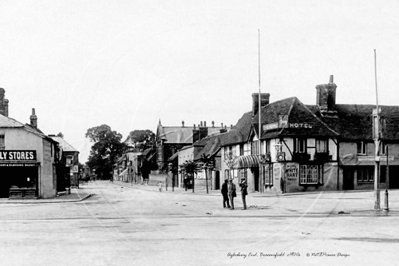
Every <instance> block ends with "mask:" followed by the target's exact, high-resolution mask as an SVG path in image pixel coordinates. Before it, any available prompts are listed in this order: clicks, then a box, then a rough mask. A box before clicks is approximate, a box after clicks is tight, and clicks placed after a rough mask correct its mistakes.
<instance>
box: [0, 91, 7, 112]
mask: <svg viewBox="0 0 399 266" xmlns="http://www.w3.org/2000/svg"><path fill="white" fill-rule="evenodd" d="M5 93H6V91H5V90H4V89H3V88H0V114H2V115H4V116H8V100H7V99H5V98H4V95H5Z"/></svg>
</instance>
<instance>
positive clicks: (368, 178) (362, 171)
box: [357, 166, 374, 183]
mask: <svg viewBox="0 0 399 266" xmlns="http://www.w3.org/2000/svg"><path fill="white" fill-rule="evenodd" d="M373 181H374V166H362V167H360V166H359V167H358V169H357V182H358V183H367V182H373Z"/></svg>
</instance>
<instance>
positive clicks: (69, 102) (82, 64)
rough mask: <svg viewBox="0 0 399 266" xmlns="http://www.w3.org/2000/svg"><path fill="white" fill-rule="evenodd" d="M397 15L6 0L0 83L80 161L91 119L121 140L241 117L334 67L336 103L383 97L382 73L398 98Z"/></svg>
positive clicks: (302, 95) (359, 5)
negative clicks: (258, 96) (260, 101)
mask: <svg viewBox="0 0 399 266" xmlns="http://www.w3.org/2000/svg"><path fill="white" fill-rule="evenodd" d="M398 13H399V2H398V1H396V0H392V1H388V0H386V1H385V0H384V1H370V0H361V1H353V0H352V1H351V0H345V1H338V0H337V1H323V0H303V1H292V0H282V1H271V0H259V1H255V0H245V1H234V0H228V1H221V0H209V1H207V0H204V1H186V0H184V1H165V0H159V1H144V0H143V1H136V0H118V1H102V0H96V1H91V0H83V1H82V0H64V1H63V0H59V1H58V0H49V1H45V0H37V1H28V0H24V1H18V0H2V1H1V2H0V25H1V26H0V87H2V88H4V89H5V90H6V94H5V98H6V99H8V100H9V116H10V117H12V118H14V119H16V120H18V121H19V122H22V123H29V117H30V115H31V113H32V108H35V111H36V115H37V117H38V127H39V128H40V129H41V130H42V131H43V132H44V133H45V134H58V133H59V132H62V133H63V134H64V139H65V140H66V141H67V142H68V143H70V144H71V145H72V146H73V147H75V148H76V149H77V150H79V151H80V157H79V159H80V162H81V163H84V162H86V161H87V157H88V155H89V151H90V148H91V145H93V143H90V142H89V140H88V139H86V138H85V133H86V132H87V129H89V128H91V127H96V126H100V125H102V124H106V125H109V126H110V127H111V128H112V130H115V131H117V132H119V133H121V134H122V135H123V140H124V139H125V138H126V137H127V136H128V134H129V132H131V131H133V130H136V129H140V130H141V129H143V130H144V129H149V130H152V131H153V132H156V128H157V125H158V123H159V121H161V123H162V125H164V126H180V125H181V123H182V121H184V122H185V124H186V125H187V126H189V125H190V126H192V125H193V124H199V123H200V122H201V121H206V122H207V125H211V122H212V121H214V122H215V125H217V126H219V125H221V123H223V124H224V125H232V124H233V125H234V124H235V123H236V122H237V121H238V119H239V118H240V117H241V116H242V115H243V113H245V112H248V111H250V110H251V108H252V98H251V94H252V93H257V92H259V90H260V91H261V92H267V93H270V101H271V102H274V101H277V100H281V99H285V98H288V97H293V96H296V97H298V99H299V100H300V101H302V102H303V103H304V104H315V103H316V89H315V87H316V85H318V84H326V83H328V81H329V77H330V75H334V82H335V83H336V85H337V97H336V102H337V103H339V104H375V103H376V98H377V97H376V79H375V77H376V75H375V73H376V72H377V87H378V102H379V104H381V105H398V100H399V97H398V95H399V93H398V89H397V87H396V85H397V84H399V75H398V74H397V73H398V72H399V49H398V47H399V16H398V15H397V14H398ZM259 43H260V46H258V44H259ZM259 47H260V49H259ZM375 59H376V61H375ZM259 62H260V64H259ZM375 62H376V68H375ZM259 69H260V71H259ZM375 70H377V71H375ZM259 73H260V74H259ZM259 81H260V87H259Z"/></svg>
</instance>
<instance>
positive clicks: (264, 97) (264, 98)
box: [252, 93, 270, 116]
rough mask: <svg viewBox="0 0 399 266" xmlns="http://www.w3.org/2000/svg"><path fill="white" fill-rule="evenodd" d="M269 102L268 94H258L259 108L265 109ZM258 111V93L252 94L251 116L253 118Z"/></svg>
mask: <svg viewBox="0 0 399 266" xmlns="http://www.w3.org/2000/svg"><path fill="white" fill-rule="evenodd" d="M269 102H270V93H261V94H260V107H261V108H262V107H265V106H266V105H268V104H269ZM258 109H259V93H252V115H253V116H255V115H256V114H257V113H258Z"/></svg>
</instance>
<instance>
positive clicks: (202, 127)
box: [198, 121, 208, 140]
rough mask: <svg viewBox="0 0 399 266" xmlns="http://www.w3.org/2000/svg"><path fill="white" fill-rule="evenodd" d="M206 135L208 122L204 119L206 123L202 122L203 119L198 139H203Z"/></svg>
mask: <svg viewBox="0 0 399 266" xmlns="http://www.w3.org/2000/svg"><path fill="white" fill-rule="evenodd" d="M206 136H208V128H207V127H206V122H205V121H204V123H202V121H201V125H200V126H199V137H198V140H200V139H203V138H205V137H206Z"/></svg>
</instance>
